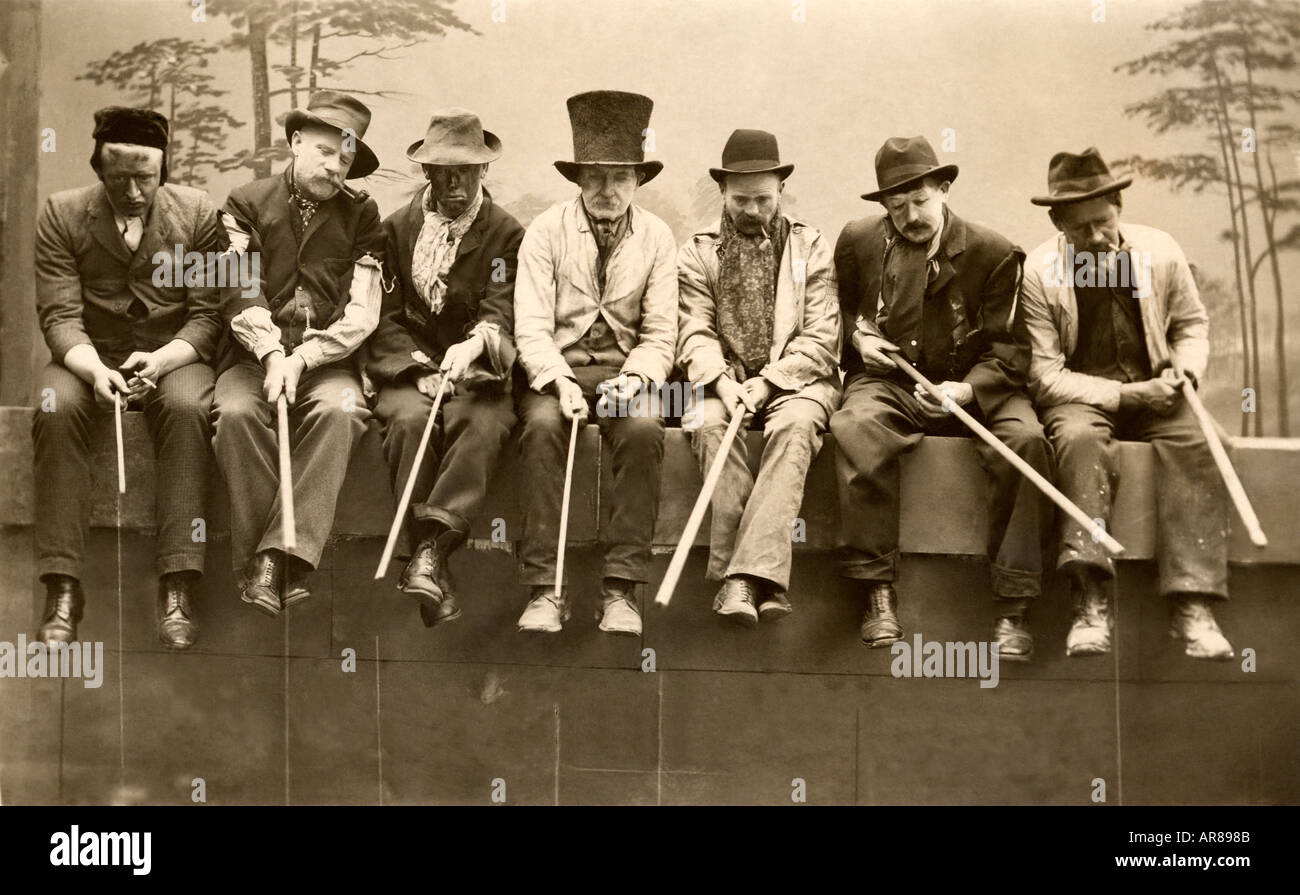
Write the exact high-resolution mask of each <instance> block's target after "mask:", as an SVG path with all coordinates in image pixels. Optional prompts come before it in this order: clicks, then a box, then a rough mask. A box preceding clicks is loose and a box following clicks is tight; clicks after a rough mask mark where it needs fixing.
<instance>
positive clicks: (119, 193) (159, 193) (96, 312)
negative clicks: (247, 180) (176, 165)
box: [32, 106, 225, 649]
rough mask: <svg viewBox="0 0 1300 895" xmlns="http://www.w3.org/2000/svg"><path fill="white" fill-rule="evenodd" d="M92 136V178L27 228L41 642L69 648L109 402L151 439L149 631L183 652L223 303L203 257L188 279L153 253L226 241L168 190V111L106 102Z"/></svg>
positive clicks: (199, 550)
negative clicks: (40, 362) (37, 331)
mask: <svg viewBox="0 0 1300 895" xmlns="http://www.w3.org/2000/svg"><path fill="white" fill-rule="evenodd" d="M94 140H95V148H94V150H93V152H92V154H91V157H90V166H91V168H93V169H94V170H95V173H96V174H97V175H98V176H99V180H100V182H99V183H97V184H95V185H94V186H89V187H82V188H80V189H72V190H65V191H63V192H59V193H55V194H54V195H52V196H50V198H49V200H48V201H47V202H46V203H45V207H44V208H43V209H42V211H41V214H40V216H39V217H38V218H37V220H36V310H37V315H38V317H39V318H40V324H41V332H42V333H43V334H44V336H45V342H46V344H47V345H48V346H49V348H50V354H51V359H50V362H49V364H47V365H46V367H45V369H44V371H43V372H42V373H41V377H40V381H39V385H38V391H37V394H38V398H37V402H36V413H35V414H34V415H33V419H32V435H33V440H34V442H35V448H36V477H35V478H36V509H37V513H36V549H37V553H38V554H39V560H38V563H37V570H38V572H39V574H40V577H41V581H42V582H43V583H44V584H45V590H46V599H45V614H44V617H43V618H42V620H41V628H40V638H41V640H42V641H43V642H45V643H57V642H68V641H73V640H76V639H77V622H78V621H80V620H81V617H82V613H83V609H84V596H83V593H82V588H81V580H82V578H83V569H82V560H83V557H84V553H85V538H86V529H87V527H88V525H89V522H90V519H89V514H90V492H91V468H90V450H91V444H90V442H91V432H92V421H93V419H94V418H95V417H96V416H98V415H99V414H100V413H102V412H103V411H104V410H105V409H106V408H107V409H111V408H112V406H113V401H114V397H115V396H116V397H118V398H119V399H120V400H121V401H122V402H123V404H127V403H131V404H136V405H138V406H139V408H140V409H142V410H143V411H144V418H145V421H146V422H147V423H148V425H149V431H150V433H151V434H152V435H153V438H154V444H155V449H156V451H157V456H158V470H157V485H156V489H155V490H156V498H157V499H156V501H155V503H156V507H157V509H156V514H157V521H158V545H157V546H158V559H157V568H158V574H159V576H160V577H159V583H158V636H159V638H160V639H161V640H162V642H163V643H164V644H166V645H167V646H168V647H170V648H172V649H186V648H188V647H190V646H192V645H193V644H194V643H195V641H196V640H197V638H198V626H197V625H196V624H195V618H194V608H193V605H192V600H193V587H194V584H195V582H196V581H197V579H198V578H199V576H200V575H201V574H202V573H203V559H204V547H205V545H204V543H203V542H202V541H199V542H197V543H196V542H195V541H194V539H193V537H192V535H193V532H194V522H195V520H196V519H199V520H201V519H203V518H205V517H206V515H207V512H206V497H207V490H208V470H209V466H210V463H211V449H210V447H209V440H210V439H211V428H210V426H209V422H208V416H209V413H210V410H211V407H212V382H213V373H212V368H211V367H210V366H209V365H208V364H209V363H210V362H211V361H212V360H213V359H214V355H215V353H216V350H217V345H218V342H219V339H220V336H221V309H220V298H221V295H220V292H219V291H218V290H217V288H216V284H215V283H214V282H213V281H212V278H211V274H212V272H213V271H212V270H211V269H210V268H209V267H207V266H206V263H205V265H204V268H203V271H202V273H203V276H202V278H201V280H200V282H199V283H198V284H197V285H190V282H192V280H191V278H190V277H187V276H185V273H186V271H184V270H180V269H176V268H175V267H173V266H172V265H171V264H169V263H168V264H163V265H161V266H160V264H159V258H158V257H155V256H156V255H157V256H160V257H161V258H162V259H165V261H166V262H170V261H171V259H172V258H173V257H174V253H180V254H181V255H185V254H187V253H190V252H197V253H201V254H202V255H203V256H204V258H205V259H206V258H207V257H208V256H209V253H211V254H212V255H213V256H215V253H217V252H220V251H222V250H223V249H224V248H225V245H224V237H223V236H222V233H221V224H220V222H219V221H218V219H217V210H216V208H215V207H214V206H213V204H212V200H211V199H209V198H208V195H207V193H204V192H202V191H200V190H195V189H190V188H189V187H184V186H177V185H175V184H172V183H168V182H167V142H168V124H167V119H166V118H164V117H163V116H162V115H160V114H158V113H157V112H154V111H153V110H151V109H130V108H123V107H117V106H114V107H110V108H107V109H100V110H99V111H98V112H96V113H95V130H94ZM119 370H128V371H129V372H128V373H127V374H126V375H125V376H124V375H123V374H122V373H120V372H119ZM96 405H98V407H97V406H96ZM108 578H110V576H109V575H103V576H101V580H105V579H108Z"/></svg>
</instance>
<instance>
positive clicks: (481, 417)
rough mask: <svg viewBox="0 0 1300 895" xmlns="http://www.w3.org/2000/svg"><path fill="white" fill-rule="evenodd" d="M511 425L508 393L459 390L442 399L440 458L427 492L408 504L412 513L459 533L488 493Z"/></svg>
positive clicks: (466, 528)
mask: <svg viewBox="0 0 1300 895" xmlns="http://www.w3.org/2000/svg"><path fill="white" fill-rule="evenodd" d="M514 427H515V412H514V406H513V401H512V399H511V397H510V395H494V396H491V397H475V396H470V395H465V396H462V395H457V396H455V397H454V398H452V399H451V400H450V401H444V402H443V410H442V459H441V461H440V462H439V464H438V471H437V478H436V481H435V483H434V485H433V488H432V490H431V491H428V492H417V493H425V494H427V495H428V496H427V497H426V498H425V499H424V500H422V501H421V502H420V503H418V504H415V505H414V506H413V507H412V512H413V513H414V515H415V518H416V519H418V520H421V521H437V522H441V523H442V524H443V525H445V526H447V528H448V529H450V530H451V531H454V532H456V533H457V534H458V535H461V536H466V535H468V534H469V524H470V520H471V519H472V518H473V517H474V516H475V515H477V514H478V512H479V510H480V509H482V507H483V501H484V499H485V498H486V497H487V490H488V485H489V484H490V482H491V480H492V474H493V473H494V472H495V471H496V467H497V461H498V460H499V459H500V457H501V451H502V449H503V448H504V447H505V445H506V442H507V441H508V440H509V439H510V432H511V430H512V429H514Z"/></svg>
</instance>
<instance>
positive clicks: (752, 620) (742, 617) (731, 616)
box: [714, 612, 758, 628]
mask: <svg viewBox="0 0 1300 895" xmlns="http://www.w3.org/2000/svg"><path fill="white" fill-rule="evenodd" d="M714 614H715V615H717V617H718V618H720V619H724V620H726V621H729V622H732V623H734V624H737V625H740V626H741V627H742V628H757V627H758V616H757V615H748V614H746V613H744V612H715V613H714Z"/></svg>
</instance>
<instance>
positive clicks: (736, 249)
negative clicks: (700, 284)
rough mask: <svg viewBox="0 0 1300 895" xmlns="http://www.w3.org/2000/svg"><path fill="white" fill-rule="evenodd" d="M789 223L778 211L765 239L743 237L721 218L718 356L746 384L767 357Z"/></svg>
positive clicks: (756, 373) (727, 216)
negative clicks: (720, 343)
mask: <svg viewBox="0 0 1300 895" xmlns="http://www.w3.org/2000/svg"><path fill="white" fill-rule="evenodd" d="M789 234H790V222H789V221H787V220H786V219H785V216H784V215H782V214H781V213H780V212H779V211H778V212H777V214H776V215H775V216H774V217H773V218H772V221H771V223H770V224H769V225H768V236H766V237H765V236H763V235H762V234H759V235H758V236H746V235H745V234H743V233H741V232H740V231H739V230H737V229H736V226H735V224H733V223H732V221H731V217H730V216H729V215H728V214H727V213H726V212H725V211H724V212H723V214H722V233H721V237H722V241H721V245H719V247H718V259H719V260H718V266H719V270H718V299H717V305H718V336H719V337H720V339H721V340H722V350H723V355H724V356H725V357H726V358H727V360H728V362H729V363H730V364H731V365H732V368H733V369H736V368H739V371H740V372H741V373H742V374H743V377H744V378H745V379H749V378H751V377H753V376H757V375H758V373H759V371H760V370H762V369H763V367H764V366H766V365H767V361H768V357H769V355H770V354H771V352H772V327H773V318H774V316H775V311H776V281H777V278H778V276H779V274H780V264H781V254H782V252H784V251H785V241H786V238H787V237H788V236H789Z"/></svg>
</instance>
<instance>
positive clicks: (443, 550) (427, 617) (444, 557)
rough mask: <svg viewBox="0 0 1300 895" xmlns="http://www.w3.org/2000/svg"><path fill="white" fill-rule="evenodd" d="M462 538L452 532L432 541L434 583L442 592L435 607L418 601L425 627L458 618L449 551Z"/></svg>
mask: <svg viewBox="0 0 1300 895" xmlns="http://www.w3.org/2000/svg"><path fill="white" fill-rule="evenodd" d="M461 540H464V538H463V536H454V533H449V535H444V536H443V537H441V538H439V539H438V540H437V541H436V542H435V543H434V556H435V558H436V560H437V573H436V577H435V578H434V583H435V584H436V585H438V590H440V591H441V592H442V602H441V603H439V604H438V608H437V609H430V608H429V607H428V606H427V605H425V604H424V603H423V602H421V603H420V620H421V621H423V622H424V626H425V627H426V628H432V627H433V626H434V625H441V624H443V623H444V622H454V621H455V620H456V619H458V618H460V606H458V605H457V604H456V594H455V585H453V584H452V582H451V552H452V551H453V550H454V549H455V548H456V546H458V545H459V542H460V541H461Z"/></svg>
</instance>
